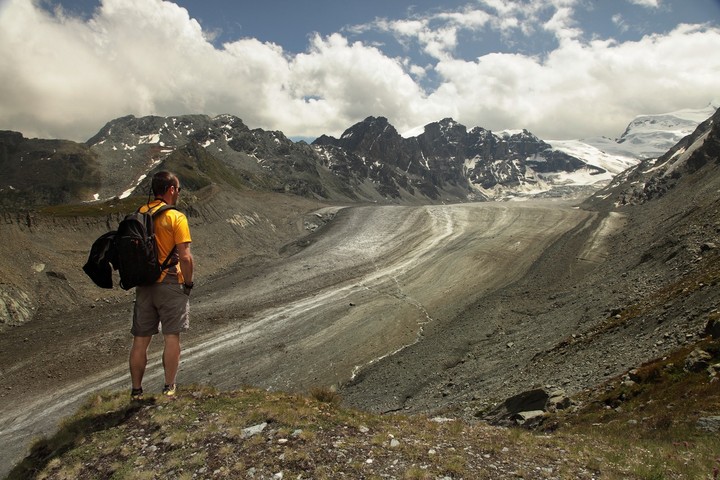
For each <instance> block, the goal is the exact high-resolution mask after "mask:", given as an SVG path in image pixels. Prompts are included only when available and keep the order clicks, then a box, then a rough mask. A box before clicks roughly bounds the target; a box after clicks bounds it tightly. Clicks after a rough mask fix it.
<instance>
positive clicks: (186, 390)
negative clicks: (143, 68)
mask: <svg viewBox="0 0 720 480" xmlns="http://www.w3.org/2000/svg"><path fill="white" fill-rule="evenodd" d="M698 348H702V349H703V350H704V351H706V352H708V353H710V354H711V355H712V357H713V360H712V362H715V363H717V362H718V361H720V342H718V341H709V340H707V341H704V342H703V343H702V344H700V345H698ZM688 353H689V350H684V351H681V352H678V353H677V355H674V356H673V357H669V358H665V359H662V360H659V361H657V362H653V363H649V364H647V365H643V366H642V367H640V368H638V369H636V370H634V371H633V372H632V373H631V375H630V376H631V377H632V378H633V381H629V380H628V378H627V377H625V378H622V379H617V380H616V381H614V382H612V383H611V384H608V385H606V386H604V387H603V388H601V389H598V391H596V392H594V393H590V392H588V393H586V394H585V395H584V397H582V398H578V399H577V400H576V401H577V402H579V404H580V405H581V407H579V408H577V409H575V410H574V411H567V412H563V413H559V414H556V415H553V416H551V417H549V419H548V420H547V421H546V422H545V423H544V424H543V427H542V429H541V430H539V431H534V432H533V431H527V430H521V429H507V428H499V427H492V426H489V425H487V424H485V423H483V422H474V423H467V422H464V421H462V420H460V419H450V418H434V419H431V418H427V417H424V416H420V415H413V416H409V415H375V414H371V413H367V412H362V411H358V410H354V409H349V408H345V407H342V406H341V405H340V398H339V396H338V394H337V393H336V392H335V391H334V390H332V389H328V388H324V387H321V388H314V389H312V390H311V392H310V393H309V395H307V396H303V395H299V394H288V393H279V392H267V391H264V390H260V389H254V388H244V389H241V390H238V391H234V392H218V391H216V390H214V389H212V388H209V387H204V386H185V387H183V388H182V389H181V391H180V394H179V396H178V398H176V399H174V400H168V399H165V398H163V397H161V396H160V395H158V396H157V397H154V396H150V397H148V398H147V399H146V400H145V402H143V403H132V402H130V400H129V398H128V395H127V392H122V393H117V392H114V393H112V392H110V393H108V392H105V393H101V394H98V395H94V396H92V397H91V398H89V399H88V401H87V403H86V404H85V405H84V406H83V407H82V408H81V409H80V410H79V411H78V413H77V414H76V415H75V416H74V417H72V418H70V419H68V420H67V421H66V422H65V423H64V424H63V426H62V427H61V429H60V430H59V431H58V432H57V433H56V434H55V435H54V436H52V437H50V438H46V439H42V440H40V441H38V442H37V443H36V444H35V445H34V446H33V448H32V453H31V455H30V456H29V457H28V458H26V459H25V461H24V462H22V463H21V464H20V465H18V466H17V467H16V468H15V469H14V470H13V472H12V473H11V474H10V476H9V477H8V478H10V479H20V478H23V479H25V478H39V479H64V478H73V479H74V478H78V479H90V478H93V479H94V478H113V479H123V478H128V479H129V478H133V479H136V478H148V479H154V478H188V479H189V478H247V477H252V478H273V476H274V475H276V474H279V473H282V474H283V478H313V479H334V478H368V479H371V478H378V479H379V478H398V479H436V478H488V479H490V478H492V479H498V478H560V479H576V478H588V479H590V478H596V479H599V478H602V479H646V480H650V479H677V478H683V479H684V478H687V479H699V478H708V479H715V478H717V471H718V468H720V439H719V438H718V435H717V433H710V432H706V431H703V430H701V429H699V428H697V421H698V419H699V418H700V417H703V416H714V415H717V414H718V413H719V412H720V382H719V381H717V380H714V381H711V377H710V376H709V374H708V372H706V371H703V372H686V371H685V370H684V368H683V365H684V358H685V357H686V356H687V355H688ZM275 478H280V477H275Z"/></svg>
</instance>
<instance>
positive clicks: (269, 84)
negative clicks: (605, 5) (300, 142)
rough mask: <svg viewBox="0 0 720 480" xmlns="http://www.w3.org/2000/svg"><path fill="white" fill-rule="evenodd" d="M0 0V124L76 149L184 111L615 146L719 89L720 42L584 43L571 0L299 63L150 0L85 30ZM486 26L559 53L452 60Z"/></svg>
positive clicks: (86, 23) (402, 25) (322, 47)
mask: <svg viewBox="0 0 720 480" xmlns="http://www.w3.org/2000/svg"><path fill="white" fill-rule="evenodd" d="M0 1H2V3H0V62H1V63H0V65H2V68H0V128H3V129H13V130H19V131H21V132H23V133H24V134H25V135H26V136H41V137H45V138H70V139H74V140H80V141H83V140H86V139H87V138H89V137H91V136H92V135H93V134H95V133H96V132H97V131H98V130H99V129H100V128H101V127H102V125H104V123H105V122H107V121H109V120H112V119H114V118H117V117H120V116H123V115H127V114H135V115H148V114H155V115H177V114H184V113H206V114H209V115H216V114H221V113H230V114H234V115H237V116H239V117H240V118H242V119H243V120H244V121H245V123H246V124H247V125H248V126H250V127H251V128H265V129H272V130H281V131H283V132H284V133H285V134H286V135H288V136H306V137H313V136H318V135H320V134H323V133H326V134H330V135H336V136H337V135H339V134H340V133H342V131H343V130H344V129H346V128H347V127H349V126H350V125H352V124H353V123H355V122H357V121H360V120H362V119H363V118H365V117H367V116H370V115H374V116H385V117H387V118H388V119H389V120H390V122H391V123H392V124H393V125H395V127H396V128H397V129H398V130H399V131H401V132H402V131H405V130H409V129H411V128H414V127H417V126H418V125H423V124H426V123H429V122H433V121H437V120H439V119H442V118H444V117H453V118H455V119H456V120H458V121H460V122H462V123H464V124H465V125H466V126H468V127H473V126H482V127H485V128H490V129H493V130H500V129H505V128H528V129H529V130H531V131H532V132H533V133H535V134H537V135H539V136H540V137H541V138H579V137H582V136H589V135H598V134H605V135H615V136H617V135H619V134H620V133H621V130H622V129H623V128H624V127H625V125H626V124H627V123H628V122H629V121H630V120H632V118H633V117H634V116H635V115H637V114H638V113H659V112H663V111H672V110H676V109H680V108H687V107H693V106H695V107H701V106H704V105H705V104H706V103H707V102H708V101H710V100H712V99H715V98H717V91H720V89H719V88H718V87H719V83H720V80H718V77H717V72H718V71H720V58H719V57H718V56H717V55H711V54H708V52H714V51H717V50H718V48H719V47H720V30H718V28H715V27H712V26H704V25H680V26H678V27H677V28H675V29H674V30H672V31H670V32H668V33H666V34H657V35H648V36H646V37H643V38H642V39H640V40H638V41H635V42H625V43H618V42H616V41H614V40H612V39H605V40H592V41H585V40H583V36H582V34H581V33H582V32H581V31H580V30H579V28H578V26H577V25H576V23H575V19H574V18H575V17H574V11H573V9H574V8H575V6H576V3H575V2H574V1H571V0H554V2H547V1H543V2H540V1H537V0H532V1H529V2H505V1H499V0H482V1H480V2H479V3H476V4H473V5H472V6H470V7H467V8H465V9H463V10H460V11H458V12H442V13H435V14H433V15H430V16H426V17H420V16H416V17H413V18H409V19H406V20H401V21H389V20H378V21H376V22H374V23H373V24H372V25H365V26H358V27H357V28H356V29H355V30H353V31H351V30H348V31H346V34H347V36H346V35H344V34H340V33H336V34H332V35H328V36H320V35H314V36H313V37H311V39H310V42H309V44H308V46H307V50H306V51H305V52H302V53H300V54H289V53H288V52H286V51H284V49H283V48H282V47H281V46H280V45H276V44H273V43H270V42H261V41H259V40H257V39H252V38H244V39H239V40H237V41H233V42H228V43H225V44H224V45H222V46H220V47H218V46H214V45H213V44H212V43H211V40H212V39H211V34H209V33H208V32H206V31H203V29H202V27H201V26H200V24H199V23H198V22H197V21H195V20H194V19H192V18H191V17H190V16H189V14H188V12H187V10H185V9H184V8H181V7H179V6H177V5H175V4H174V3H171V2H166V1H161V0H104V1H103V3H102V6H101V7H100V8H99V9H98V10H97V11H96V12H95V13H94V14H93V16H92V17H91V18H90V19H78V18H74V17H72V16H69V15H68V14H66V13H63V12H47V11H45V10H43V9H41V8H39V7H37V6H36V5H35V4H34V3H33V2H29V1H27V0H0ZM479 6H480V7H482V8H479ZM459 13H462V15H460V14H459ZM488 30H489V31H492V32H496V33H498V32H500V33H502V34H504V35H520V36H528V38H529V39H532V38H534V36H533V35H536V34H540V33H545V34H546V35H547V33H550V34H551V35H552V36H553V37H554V38H555V39H556V40H557V45H556V46H555V47H554V48H553V49H552V50H549V51H547V52H546V53H544V54H543V55H542V56H540V55H538V56H535V55H529V54H520V53H514V54H508V53H490V54H479V55H477V56H476V57H474V59H473V60H464V59H461V58H458V55H457V54H456V50H457V49H458V48H459V47H460V46H462V43H461V42H462V41H463V40H462V39H463V38H465V37H463V35H464V34H467V33H468V32H470V33H472V32H484V34H487V33H488ZM377 31H381V32H384V33H386V34H387V33H391V34H392V35H396V36H397V38H398V39H399V40H401V41H402V42H404V43H403V45H404V46H405V49H406V50H405V54H403V56H393V57H391V56H389V55H388V54H386V53H385V52H384V51H383V46H382V45H381V44H378V43H375V42H373V43H370V42H369V41H368V42H360V41H351V40H350V39H349V38H348V36H350V35H354V34H356V33H357V32H364V33H365V34H366V35H367V36H369V37H371V39H370V40H376V39H377V37H374V38H373V37H372V34H373V33H374V32H377ZM377 45H380V46H377ZM417 50H421V51H422V52H424V53H425V55H427V56H426V57H421V56H418V55H416V53H417ZM419 58H425V59H426V60H425V63H423V64H420V61H419V60H417V59H419ZM427 59H429V60H427ZM429 78H431V80H432V81H428V79H429ZM421 82H422V83H421ZM423 85H424V86H423ZM428 85H432V86H428ZM619 130H620V131H619Z"/></svg>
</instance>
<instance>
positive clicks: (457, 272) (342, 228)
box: [0, 201, 596, 465]
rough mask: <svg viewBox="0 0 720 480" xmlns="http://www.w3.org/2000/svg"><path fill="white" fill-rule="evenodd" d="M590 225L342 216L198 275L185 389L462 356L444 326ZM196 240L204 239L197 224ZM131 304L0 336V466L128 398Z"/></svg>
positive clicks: (483, 217)
mask: <svg viewBox="0 0 720 480" xmlns="http://www.w3.org/2000/svg"><path fill="white" fill-rule="evenodd" d="M333 211H334V210H333ZM593 217H594V214H591V213H589V212H586V211H583V210H579V209H575V208H572V206H571V205H570V204H567V203H564V202H560V201H556V202H551V201H533V202H517V203H512V202H511V203H470V204H456V205H447V206H441V205H434V206H421V207H400V206H374V207H352V208H342V209H338V210H337V213H334V219H333V220H332V221H330V222H329V223H328V224H327V225H326V226H325V227H323V228H321V229H319V230H318V231H316V232H315V233H312V234H310V235H308V236H305V237H304V238H303V239H302V242H300V243H302V245H304V247H300V246H296V247H295V249H296V251H295V252H294V253H293V254H291V255H286V256H283V257H280V258H277V259H274V260H271V261H267V262H263V263H257V264H254V265H248V264H246V265H245V266H243V265H241V264H238V265H235V266H234V267H231V268H230V269H228V270H225V271H224V272H221V273H219V274H217V275H215V276H212V277H209V278H208V279H207V280H206V281H203V280H202V278H201V277H200V278H199V280H200V281H199V282H198V285H199V286H198V288H197V289H196V291H195V292H193V305H192V312H193V313H192V330H191V332H190V333H188V334H187V335H185V336H184V338H183V341H184V353H183V358H182V362H181V372H180V376H179V381H180V382H181V386H182V384H183V383H184V384H210V385H214V386H216V387H219V388H221V389H233V388H239V387H241V386H243V385H254V386H259V387H262V388H266V389H272V390H284V391H299V392H304V391H307V390H308V389H309V388H311V387H314V386H339V387H340V388H341V389H342V388H343V385H345V384H349V383H350V382H351V380H352V379H353V378H355V380H356V381H357V379H358V378H361V377H363V376H364V375H365V371H366V369H370V370H372V369H373V368H372V367H373V366H374V365H377V364H378V363H380V362H382V360H381V359H382V358H384V357H385V358H388V357H387V356H388V355H391V354H393V353H394V352H398V351H402V350H403V349H409V348H408V346H412V345H416V344H426V343H427V342H423V341H422V339H423V338H425V337H427V336H428V335H432V336H433V342H436V341H437V342H438V343H437V345H438V346H440V345H444V344H445V345H447V344H448V342H449V344H450V347H449V348H456V347H457V348H463V345H464V344H465V340H466V339H465V338H462V337H458V335H457V332H454V331H453V329H452V328H446V327H447V326H448V325H450V324H452V322H453V321H454V320H455V319H456V318H462V316H463V313H464V312H466V310H467V309H468V308H469V306H470V305H472V304H474V303H476V302H478V301H482V299H483V298H484V297H486V296H488V295H491V294H493V293H496V292H498V291H501V290H502V289H503V288H504V287H506V286H507V285H509V284H511V283H513V282H517V281H518V280H519V279H521V278H522V277H523V276H524V275H526V274H527V272H528V271H530V270H532V267H533V265H534V264H535V262H536V261H537V260H538V258H539V257H540V256H541V255H543V253H544V252H545V251H546V250H547V249H548V248H549V247H550V246H551V245H553V244H554V243H555V242H556V241H557V240H558V238H560V237H561V236H563V235H564V234H566V233H567V232H570V231H572V230H576V229H581V230H582V231H584V232H587V234H588V237H587V238H589V237H590V233H591V231H592V230H593V228H594V227H592V225H595V223H596V222H594V221H593ZM194 232H195V233H194V236H195V237H196V238H198V239H200V238H202V236H203V235H204V229H203V228H202V227H200V226H198V227H197V228H196V229H195V231H194ZM584 238H585V237H584ZM200 251H202V249H200ZM196 255H197V256H198V260H199V262H202V261H203V260H202V255H201V254H200V253H196ZM80 258H81V257H80ZM78 261H80V260H78ZM232 272H234V273H232ZM131 301H132V297H131V296H128V295H125V296H124V297H122V299H120V300H118V302H117V304H111V305H106V306H104V307H103V306H100V307H93V308H90V307H86V308H81V309H79V310H77V311H73V312H71V314H70V315H71V316H72V322H68V319H67V315H68V314H67V313H61V314H58V315H50V316H48V318H40V319H35V320H33V321H31V322H28V323H26V324H25V325H23V326H21V327H16V328H12V329H9V330H7V331H5V332H4V334H3V335H2V336H1V337H0V352H2V354H1V355H2V361H3V375H2V385H1V387H2V391H3V393H4V394H5V395H3V396H2V397H0V410H2V418H0V424H2V425H3V428H2V431H0V444H2V447H3V448H2V449H1V451H2V454H1V455H2V461H1V462H0V463H2V464H4V465H9V464H10V463H12V462H15V461H17V460H19V459H20V458H21V456H22V454H23V452H24V449H25V448H27V447H28V445H29V442H30V441H31V440H32V438H34V437H36V436H38V435H42V434H48V433H50V432H51V431H52V430H53V429H54V428H55V427H56V425H57V423H58V422H59V421H60V420H61V419H62V418H63V417H64V416H66V415H68V414H70V413H71V412H73V411H74V409H76V408H77V406H78V404H79V403H80V402H82V401H83V400H84V399H85V398H86V397H87V396H88V395H89V394H90V393H92V392H96V391H99V390H105V389H111V390H122V389H125V388H127V383H128V374H127V372H126V361H127V359H126V355H127V347H128V346H129V343H130V337H129V334H128V333H127V327H128V318H129V315H130V309H131ZM480 328H481V329H486V328H487V329H493V328H495V327H494V326H492V325H482V326H481V327H480ZM30 339H32V341H31V340H30ZM439 339H443V340H442V341H439ZM419 340H420V341H419ZM498 341H500V342H503V345H504V340H503V339H502V338H498ZM161 343H162V342H161V340H160V339H158V340H156V341H155V343H154V347H153V348H152V351H153V354H152V355H153V356H152V358H151V364H150V367H149V370H148V375H147V377H146V382H145V384H146V389H147V390H148V391H152V389H153V388H156V389H157V388H161V385H160V383H161V377H160V374H161V370H162V369H161V366H160V365H159V362H160V360H159V358H158V352H159V349H160V348H161ZM18 344H21V345H23V346H24V347H25V348H23V350H21V351H19V352H18V351H17V350H16V349H15V348H14V346H15V345H18ZM452 344H454V346H452ZM11 352H12V353H11ZM392 357H394V356H391V357H390V358H392ZM417 367H418V369H419V370H418V371H420V372H422V371H423V366H422V365H417ZM429 368H430V369H432V370H436V369H437V368H438V366H437V365H434V366H430V367H429ZM427 373H429V372H427ZM413 375H415V374H406V375H405V376H404V377H402V376H400V377H397V378H395V379H393V383H397V382H400V383H403V382H407V381H410V379H412V378H413ZM29 379H32V380H30V381H28V380H29ZM355 385H356V387H355V388H357V383H356V384H355ZM382 392H383V391H382V390H375V389H373V393H372V395H373V396H375V397H376V398H375V399H374V400H372V402H371V403H372V405H369V404H367V399H365V400H363V401H361V402H359V403H364V404H365V405H364V406H366V407H370V408H374V409H379V410H382V409H384V406H383V405H385V404H386V403H387V402H391V401H392V400H391V399H392V396H383V394H382ZM347 393H348V399H349V400H351V401H352V400H353V399H354V398H355V397H356V394H353V391H352V389H348V392H347ZM488 393H491V392H488Z"/></svg>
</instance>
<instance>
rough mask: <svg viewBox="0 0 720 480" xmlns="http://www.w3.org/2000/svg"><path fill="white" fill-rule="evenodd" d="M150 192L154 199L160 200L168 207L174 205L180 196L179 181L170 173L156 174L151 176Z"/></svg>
mask: <svg viewBox="0 0 720 480" xmlns="http://www.w3.org/2000/svg"><path fill="white" fill-rule="evenodd" d="M152 192H153V195H155V198H160V199H162V200H163V201H164V202H165V203H167V204H168V205H175V204H176V203H177V199H178V195H179V194H180V180H179V179H178V178H177V177H176V176H175V175H174V174H172V173H170V172H167V171H161V172H157V173H156V174H155V175H153V179H152Z"/></svg>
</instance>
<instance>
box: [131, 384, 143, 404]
mask: <svg viewBox="0 0 720 480" xmlns="http://www.w3.org/2000/svg"><path fill="white" fill-rule="evenodd" d="M142 399H143V389H142V387H140V388H133V389H132V390H130V400H131V401H133V402H139V401H141V400H142Z"/></svg>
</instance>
